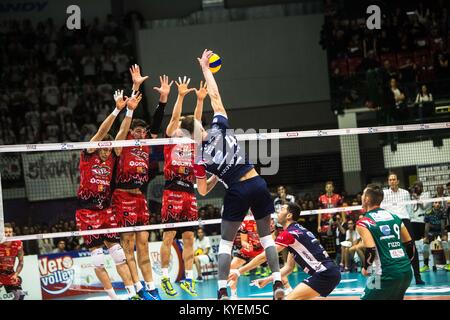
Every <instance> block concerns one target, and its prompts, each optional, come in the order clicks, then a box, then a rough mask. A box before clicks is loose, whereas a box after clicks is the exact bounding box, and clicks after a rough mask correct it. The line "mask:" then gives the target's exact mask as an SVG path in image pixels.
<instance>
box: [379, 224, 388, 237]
mask: <svg viewBox="0 0 450 320" xmlns="http://www.w3.org/2000/svg"><path fill="white" fill-rule="evenodd" d="M380 231H381V233H382V234H384V235H385V236H388V235H390V234H391V228H390V227H389V226H388V225H383V226H380Z"/></svg>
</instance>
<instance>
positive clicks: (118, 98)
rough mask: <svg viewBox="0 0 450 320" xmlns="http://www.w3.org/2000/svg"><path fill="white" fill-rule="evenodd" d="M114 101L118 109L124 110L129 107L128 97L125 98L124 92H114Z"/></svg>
mask: <svg viewBox="0 0 450 320" xmlns="http://www.w3.org/2000/svg"><path fill="white" fill-rule="evenodd" d="M114 101H115V102H116V108H117V109H119V110H122V109H123V108H125V106H126V105H127V102H128V97H127V96H125V97H124V96H123V90H116V91H115V92H114Z"/></svg>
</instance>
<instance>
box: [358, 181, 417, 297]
mask: <svg viewBox="0 0 450 320" xmlns="http://www.w3.org/2000/svg"><path fill="white" fill-rule="evenodd" d="M382 200H383V190H382V189H381V188H380V187H379V186H377V185H375V184H369V185H368V186H367V187H366V189H365V190H364V193H363V196H362V205H363V209H364V210H365V212H366V213H365V215H364V218H362V219H361V220H359V221H358V223H357V227H356V230H357V231H358V233H359V235H360V236H361V239H362V241H363V244H364V247H365V258H364V261H363V268H362V270H361V272H362V274H363V275H364V276H369V278H368V280H367V284H366V288H365V290H364V294H363V295H362V297H361V299H363V300H403V298H404V295H405V292H406V289H408V287H409V284H410V282H411V279H412V271H411V262H410V261H411V259H412V258H413V257H414V246H413V242H412V239H411V236H410V235H409V233H408V230H407V229H406V227H405V226H404V225H403V223H402V220H401V219H400V218H399V217H398V216H396V215H395V214H393V213H390V212H388V211H386V210H384V209H381V208H380V203H381V201H382ZM369 267H371V269H372V272H371V274H370V275H369V271H368V268H369Z"/></svg>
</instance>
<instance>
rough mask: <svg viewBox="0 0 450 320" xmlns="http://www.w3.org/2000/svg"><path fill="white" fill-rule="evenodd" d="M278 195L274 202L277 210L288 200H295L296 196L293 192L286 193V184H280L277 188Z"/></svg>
mask: <svg viewBox="0 0 450 320" xmlns="http://www.w3.org/2000/svg"><path fill="white" fill-rule="evenodd" d="M277 195H278V196H277V197H276V198H275V200H274V201H273V204H274V206H275V211H277V212H278V211H279V210H280V209H281V206H282V205H284V204H286V203H288V202H295V197H294V196H293V195H291V194H287V193H286V187H285V186H278V188H277Z"/></svg>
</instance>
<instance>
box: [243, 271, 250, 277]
mask: <svg viewBox="0 0 450 320" xmlns="http://www.w3.org/2000/svg"><path fill="white" fill-rule="evenodd" d="M242 275H243V276H246V277H248V276H249V275H250V271H247V272H245V273H243V274H242Z"/></svg>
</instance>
